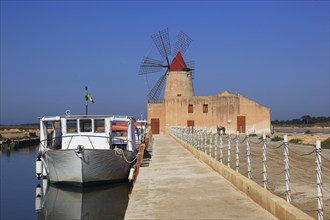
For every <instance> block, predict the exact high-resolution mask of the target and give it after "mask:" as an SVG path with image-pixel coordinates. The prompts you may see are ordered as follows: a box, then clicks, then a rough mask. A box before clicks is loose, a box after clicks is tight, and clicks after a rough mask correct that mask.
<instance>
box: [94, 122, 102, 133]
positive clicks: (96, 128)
mask: <svg viewBox="0 0 330 220" xmlns="http://www.w3.org/2000/svg"><path fill="white" fill-rule="evenodd" d="M94 132H96V133H103V132H104V119H95V120H94Z"/></svg>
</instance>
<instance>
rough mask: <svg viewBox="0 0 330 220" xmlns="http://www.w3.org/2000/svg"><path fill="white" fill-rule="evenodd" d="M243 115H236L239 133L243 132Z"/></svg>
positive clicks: (244, 125)
mask: <svg viewBox="0 0 330 220" xmlns="http://www.w3.org/2000/svg"><path fill="white" fill-rule="evenodd" d="M245 127H246V124H245V116H237V131H239V133H245Z"/></svg>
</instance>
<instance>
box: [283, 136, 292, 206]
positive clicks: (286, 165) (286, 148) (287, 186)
mask: <svg viewBox="0 0 330 220" xmlns="http://www.w3.org/2000/svg"><path fill="white" fill-rule="evenodd" d="M284 171H285V194H286V201H287V202H288V203H291V185H290V172H289V145H288V135H284Z"/></svg>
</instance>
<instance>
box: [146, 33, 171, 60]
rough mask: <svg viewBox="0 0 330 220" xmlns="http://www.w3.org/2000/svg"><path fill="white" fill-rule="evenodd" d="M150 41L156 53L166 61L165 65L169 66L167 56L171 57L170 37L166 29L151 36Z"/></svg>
mask: <svg viewBox="0 0 330 220" xmlns="http://www.w3.org/2000/svg"><path fill="white" fill-rule="evenodd" d="M151 38H152V40H153V41H154V43H155V45H156V47H157V49H158V52H159V53H160V55H161V56H162V57H163V59H166V61H167V65H168V66H169V65H170V62H169V60H168V56H169V55H171V42H170V35H169V33H168V29H167V28H166V29H164V30H162V31H159V32H157V33H156V34H154V35H152V36H151Z"/></svg>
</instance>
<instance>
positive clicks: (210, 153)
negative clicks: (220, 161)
mask: <svg viewBox="0 0 330 220" xmlns="http://www.w3.org/2000/svg"><path fill="white" fill-rule="evenodd" d="M209 155H210V156H211V157H212V132H210V152H209Z"/></svg>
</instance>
